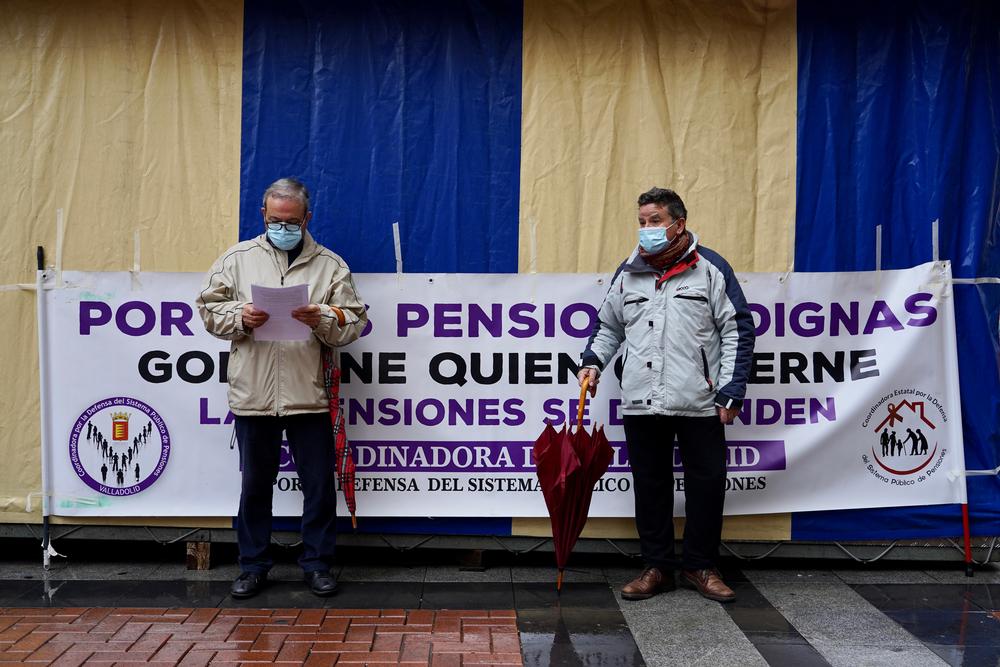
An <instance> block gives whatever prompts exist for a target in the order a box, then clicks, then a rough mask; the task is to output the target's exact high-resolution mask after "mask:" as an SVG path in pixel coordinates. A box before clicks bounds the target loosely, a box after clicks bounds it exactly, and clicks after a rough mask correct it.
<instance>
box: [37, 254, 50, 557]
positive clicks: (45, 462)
mask: <svg viewBox="0 0 1000 667" xmlns="http://www.w3.org/2000/svg"><path fill="white" fill-rule="evenodd" d="M35 259H36V260H37V263H38V271H37V272H36V274H35V303H36V308H37V310H38V313H37V317H38V395H39V412H40V413H41V431H40V435H41V443H42V446H41V461H42V566H43V567H44V568H45V570H46V571H47V570H48V569H49V560H50V556H49V509H50V508H49V495H50V489H49V452H48V444H49V401H48V377H49V373H48V367H49V363H48V358H47V356H46V354H45V339H46V334H47V327H48V314H47V313H46V312H45V289H44V282H45V248H43V247H42V246H38V249H37V250H36V251H35Z"/></svg>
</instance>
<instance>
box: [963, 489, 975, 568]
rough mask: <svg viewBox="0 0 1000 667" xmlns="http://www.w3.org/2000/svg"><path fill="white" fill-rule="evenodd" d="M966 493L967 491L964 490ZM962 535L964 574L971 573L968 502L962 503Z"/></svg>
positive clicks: (970, 535)
mask: <svg viewBox="0 0 1000 667" xmlns="http://www.w3.org/2000/svg"><path fill="white" fill-rule="evenodd" d="M966 493H968V491H966ZM962 537H963V538H964V539H963V542H964V544H963V546H964V549H963V552H964V553H965V576H967V577H971V576H972V575H973V569H972V533H971V531H970V530H969V503H962Z"/></svg>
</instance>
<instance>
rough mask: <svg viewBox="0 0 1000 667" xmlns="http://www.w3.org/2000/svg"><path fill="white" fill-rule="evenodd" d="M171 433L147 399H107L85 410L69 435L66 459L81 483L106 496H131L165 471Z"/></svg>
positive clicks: (122, 397)
mask: <svg viewBox="0 0 1000 667" xmlns="http://www.w3.org/2000/svg"><path fill="white" fill-rule="evenodd" d="M169 457H170V433H169V432H168V431H167V425H166V424H165V423H164V421H163V418H162V417H160V415H159V413H157V412H156V410H154V409H153V408H151V407H150V406H149V405H147V404H146V403H143V402H142V401H140V400H138V399H135V398H129V397H127V396H116V397H112V398H106V399H104V400H102V401H98V402H97V403H94V404H93V405H91V406H90V407H89V408H87V409H86V410H84V411H83V413H82V414H81V415H80V417H79V418H78V419H77V420H76V423H75V424H74V425H73V432H72V433H71V434H70V438H69V460H70V463H72V465H73V470H74V471H75V472H76V474H77V475H78V476H79V477H80V479H82V480H83V482H84V483H85V484H86V485H87V486H89V487H90V488H92V489H94V490H95V491H97V492H99V493H103V494H104V495H107V496H131V495H135V494H136V493H139V492H141V491H144V490H146V489H148V488H149V487H150V486H152V485H153V484H154V483H156V480H157V479H159V478H160V475H162V474H163V471H164V469H166V467H167V459H168V458H169Z"/></svg>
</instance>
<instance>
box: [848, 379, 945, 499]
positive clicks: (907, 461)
mask: <svg viewBox="0 0 1000 667" xmlns="http://www.w3.org/2000/svg"><path fill="white" fill-rule="evenodd" d="M945 421H947V415H946V413H945V411H944V406H943V405H941V403H940V401H939V400H938V399H937V398H936V397H934V396H932V395H930V394H928V393H926V392H923V391H919V390H916V389H912V388H909V389H897V390H896V391H894V392H893V393H892V394H889V395H887V396H884V397H883V398H882V400H881V401H879V402H878V403H877V404H875V405H874V406H872V408H871V410H870V411H869V413H868V419H866V420H865V423H864V424H863V426H864V427H865V428H870V429H871V435H869V436H867V437H866V438H865V440H864V443H865V453H864V455H863V456H862V460H863V461H864V462H865V463H866V464H868V470H869V472H871V473H872V474H873V475H875V477H877V478H879V479H882V480H883V481H889V482H890V483H891V484H898V485H902V486H908V485H912V484H914V483H917V482H922V481H924V480H926V479H927V477H928V476H929V475H931V474H933V473H934V472H935V471H936V470H937V468H938V466H939V465H940V463H941V460H942V459H943V458H944V455H945V453H947V451H948V450H947V449H945V448H944V447H943V446H942V443H940V442H939V439H938V426H940V425H941V424H943V423H944V422H945ZM869 454H870V456H871V458H870V459H869Z"/></svg>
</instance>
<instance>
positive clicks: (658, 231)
mask: <svg viewBox="0 0 1000 667" xmlns="http://www.w3.org/2000/svg"><path fill="white" fill-rule="evenodd" d="M676 224H677V222H676V221H674V222H672V223H670V224H669V225H667V226H666V227H640V228H639V245H640V246H642V249H643V250H645V251H646V252H652V253H656V252H660V251H661V250H663V249H664V248H666V247H667V230H668V229H670V228H671V227H673V226H674V225H676Z"/></svg>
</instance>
